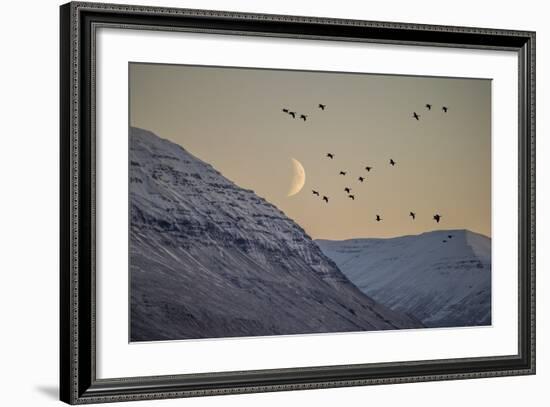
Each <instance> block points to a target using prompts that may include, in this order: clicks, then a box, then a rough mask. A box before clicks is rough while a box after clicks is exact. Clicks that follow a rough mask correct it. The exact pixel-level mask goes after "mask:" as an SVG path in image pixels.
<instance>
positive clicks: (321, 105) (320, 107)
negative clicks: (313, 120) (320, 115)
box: [319, 103, 327, 110]
mask: <svg viewBox="0 0 550 407" xmlns="http://www.w3.org/2000/svg"><path fill="white" fill-rule="evenodd" d="M325 107H327V105H323V104H321V103H319V109H321V110H325Z"/></svg>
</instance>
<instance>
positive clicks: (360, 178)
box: [357, 177, 365, 182]
mask: <svg viewBox="0 0 550 407" xmlns="http://www.w3.org/2000/svg"><path fill="white" fill-rule="evenodd" d="M357 179H358V180H359V181H361V182H363V181H364V180H365V178H363V177H359V178H357Z"/></svg>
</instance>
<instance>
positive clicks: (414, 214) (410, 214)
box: [409, 212, 416, 220]
mask: <svg viewBox="0 0 550 407" xmlns="http://www.w3.org/2000/svg"><path fill="white" fill-rule="evenodd" d="M409 216H410V217H411V218H413V220H415V219H416V213H414V212H409Z"/></svg>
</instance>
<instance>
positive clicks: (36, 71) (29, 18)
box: [0, 0, 550, 407]
mask: <svg viewBox="0 0 550 407" xmlns="http://www.w3.org/2000/svg"><path fill="white" fill-rule="evenodd" d="M132 3H134V4H149V5H159V6H174V7H189V8H210V9H219V10H232V11H250V12H259V13H277V14H296V15H315V16H323V17H341V18H355V19H365V20H386V21H403V22H414V23H428V24H450V25H466V26H480V27H494V28H512V29H520V30H535V31H537V43H538V44H537V46H538V48H537V53H538V54H537V71H538V85H537V94H538V96H537V104H538V109H537V110H538V126H537V131H538V146H537V150H538V151H537V157H538V168H537V174H538V194H537V207H538V233H537V235H538V236H537V238H538V244H537V246H538V248H539V253H538V259H537V268H538V273H537V287H538V300H537V310H538V318H537V324H538V329H537V334H538V337H537V342H538V344H539V345H538V358H537V362H538V374H537V375H536V376H528V377H512V378H494V379H477V380H464V381H455V382H433V383H419V384H404V385H391V386H374V387H373V386H371V387H356V388H342V389H331V390H315V391H301V392H282V393H267V394H256V395H238V396H224V397H208V398H200V399H186V400H185V401H182V400H168V401H158V402H149V403H148V405H159V406H174V405H181V404H183V403H185V405H187V406H221V405H224V406H237V405H238V406H257V405H262V406H278V405H288V406H292V405H317V406H334V405H341V404H343V403H349V404H351V405H366V404H367V403H368V404H370V405H380V404H382V403H383V404H384V405H390V406H391V405H400V404H406V405H420V404H422V405H424V406H441V405H444V406H445V407H452V406H464V405H475V406H482V405H484V404H485V403H487V405H489V404H491V405H498V406H512V405H518V404H520V403H526V402H528V403H530V405H534V406H539V405H540V406H542V405H547V403H548V399H550V390H548V387H549V386H548V383H549V381H550V351H549V350H548V347H547V345H546V344H547V343H548V341H549V336H550V329H549V327H548V323H549V322H550V321H549V317H548V312H547V311H546V310H548V309H550V295H548V294H547V293H546V289H547V286H548V277H547V275H545V271H546V269H548V267H550V259H549V256H548V254H547V252H548V251H546V252H545V250H544V249H545V248H546V247H548V246H549V245H550V237H549V235H548V232H547V230H548V229H549V228H550V217H549V216H548V215H547V214H546V211H545V208H547V207H549V205H550V201H549V199H550V190H549V184H548V182H547V181H546V176H545V175H546V174H548V173H549V170H550V168H549V167H550V160H546V161H545V160H544V158H543V157H544V156H545V155H548V154H550V145H549V142H548V139H546V138H545V136H544V135H545V133H547V132H548V126H549V120H548V118H547V117H545V112H546V111H547V110H548V98H549V96H548V95H549V94H550V81H549V80H548V76H547V75H546V74H545V72H548V71H549V58H550V46H549V41H550V27H549V26H548V24H547V20H548V18H547V17H548V12H546V10H545V3H544V2H537V1H535V0H529V1H522V2H518V1H514V2H512V1H504V0H501V1H485V2H481V1H473V0H461V1H456V2H443V1H441V0H439V1H430V0H426V1H424V0H417V1H414V2H413V1H406V0H387V1H384V2H354V1H352V0H340V1H338V2H320V1H313V0H307V1H306V0H294V1H292V0H277V1H273V0H271V1H263V2H259V1H247V0H231V1H223V0H202V1H199V0H188V1H176V0H172V1H169V0H161V1H154V0H146V1H139V0H133V1H132ZM59 4H60V3H59V1H54V0H42V1H25V2H15V1H13V2H9V3H7V4H3V5H2V16H3V17H4V18H3V19H2V23H1V24H0V34H1V35H0V41H1V54H0V55H1V56H2V59H1V61H0V112H1V113H0V129H1V130H0V191H2V192H1V199H0V239H1V242H0V247H1V251H0V265H1V266H0V279H1V280H0V326H1V327H2V328H1V334H0V374H1V379H0V380H1V382H0V383H2V386H1V387H0V404H1V405H6V406H19V405H21V406H28V405H31V406H42V405H53V404H55V403H59V402H58V401H57V398H58V395H57V382H58V371H59V370H58V316H57V315H58V220H59V216H58V204H59V200H58V191H59V187H58V168H59V154H58V150H59V148H58V129H59V125H58V112H59V109H58V83H59V81H58V77H59V72H58V68H59V64H58V36H59V19H58V6H59ZM134 404H135V403H134ZM142 404H143V405H145V404H144V403H142ZM126 405H130V404H126ZM140 405H141V404H140Z"/></svg>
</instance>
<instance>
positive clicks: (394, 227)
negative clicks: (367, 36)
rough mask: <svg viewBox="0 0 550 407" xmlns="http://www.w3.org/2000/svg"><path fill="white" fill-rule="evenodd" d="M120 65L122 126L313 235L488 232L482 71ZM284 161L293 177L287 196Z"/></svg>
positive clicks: (486, 104)
mask: <svg viewBox="0 0 550 407" xmlns="http://www.w3.org/2000/svg"><path fill="white" fill-rule="evenodd" d="M129 72H130V76H129V90H130V118H129V121H130V125H131V126H135V127H140V128H143V129H147V130H150V131H152V132H154V133H155V134H156V135H158V136H159V137H162V138H165V139H168V140H171V141H173V142H175V143H177V144H179V145H181V146H182V147H184V148H185V149H186V150H187V151H189V152H190V153H192V154H194V155H195V156H197V157H198V158H200V159H201V160H203V161H206V162H208V163H210V164H212V165H213V166H214V167H215V168H216V169H217V170H218V171H220V172H221V173H222V174H223V175H224V176H225V177H227V178H229V179H230V180H231V181H233V182H235V183H236V184H237V185H239V186H241V187H243V188H247V189H252V190H254V191H255V192H256V193H257V194H258V195H259V196H261V197H263V198H265V199H267V200H268V201H270V202H271V203H273V204H274V205H276V206H277V207H278V208H279V209H281V210H282V211H283V212H284V213H285V214H286V215H287V216H289V217H290V218H292V219H293V220H294V221H296V222H297V223H298V224H300V226H302V227H303V228H304V229H305V231H306V232H307V233H308V234H309V235H310V236H311V237H312V238H314V239H334V240H342V239H349V238H367V237H394V236H402V235H409V234H419V233H423V232H427V231H431V230H444V229H445V230H446V229H468V230H471V231H474V232H478V233H482V234H484V235H486V236H489V237H490V236H491V81H490V80H489V79H463V78H436V77H419V76H396V75H381V74H365V73H332V72H311V71H290V70H286V71H285V70H267V69H252V68H247V69H244V68H228V67H204V66H186V65H163V64H143V63H131V64H130V66H129ZM320 103H321V104H325V105H326V108H325V110H324V111H323V110H321V109H320V108H319V107H318V105H319V104H320ZM426 104H431V105H432V109H431V110H428V109H427V108H426V107H425V105H426ZM442 106H447V107H448V112H447V113H444V112H443V111H442ZM283 108H288V109H289V110H291V111H295V112H297V117H296V119H292V117H291V116H289V115H288V114H286V113H284V112H282V109H283ZM413 112H417V113H418V114H419V115H420V120H416V119H414V118H413V116H412V115H413ZM300 114H306V115H307V120H306V121H305V122H304V121H303V120H300V119H299V117H298V116H299V115H300ZM328 152H330V153H333V154H334V159H332V160H331V159H329V158H327V157H326V154H327V153H328ZM293 159H294V160H297V161H298V162H299V163H301V165H302V166H303V168H304V171H305V185H304V187H303V188H302V190H301V191H300V192H298V193H297V194H295V195H293V196H290V197H289V196H288V193H289V190H290V189H291V186H292V184H293V180H295V177H296V175H295V169H294V168H295V165H293ZM390 159H393V160H394V161H395V162H396V165H395V166H391V165H390V164H389V160H390ZM366 166H370V167H372V170H371V171H370V172H367V171H366V170H365V167H366ZM340 171H345V172H346V173H347V174H346V175H345V176H342V175H339V173H340ZM360 176H363V177H365V181H364V182H362V183H361V182H360V181H359V180H358V177H360ZM346 187H349V188H351V194H353V195H354V196H355V200H352V199H350V198H349V197H348V194H347V193H346V192H345V191H344V188H346ZM312 190H316V191H319V193H320V195H321V196H323V195H325V196H327V197H328V198H329V203H328V204H327V203H325V202H324V201H323V200H322V199H321V198H320V197H317V196H316V195H314V194H313V193H312ZM411 211H413V212H415V213H416V220H412V219H411V217H410V216H409V212H411ZM436 213H438V214H441V216H442V218H441V221H440V223H439V224H438V223H436V222H435V221H434V220H433V215H434V214H436ZM376 215H380V217H381V218H382V221H380V222H377V221H376V220H375V219H376Z"/></svg>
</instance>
